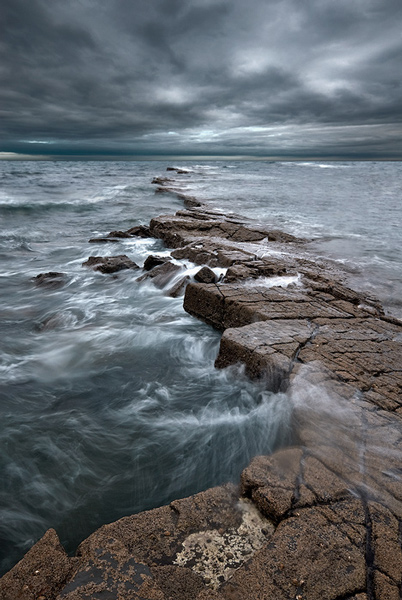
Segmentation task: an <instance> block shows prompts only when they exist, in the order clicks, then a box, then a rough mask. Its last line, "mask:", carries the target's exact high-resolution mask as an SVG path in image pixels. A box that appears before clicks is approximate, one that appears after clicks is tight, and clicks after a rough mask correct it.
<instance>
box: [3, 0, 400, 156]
mask: <svg viewBox="0 0 402 600" xmlns="http://www.w3.org/2000/svg"><path fill="white" fill-rule="evenodd" d="M401 22H402V4H401V2H400V0H354V1H353V2H350V0H338V1H337V2H336V3H335V2H333V0H306V2H300V0H269V1H267V0H248V2H247V3H246V2H243V0H153V2H143V1H139V0H52V2H48V1H47V0H3V1H2V21H1V24H0V27H1V30H0V53H1V55H0V56H1V61H0V81H1V85H0V116H1V121H0V122H1V125H0V139H1V140H2V142H1V145H0V151H3V152H21V153H37V154H41V155H43V154H67V155H70V154H74V155H75V154H81V153H82V154H87V153H89V154H91V153H94V154H102V153H105V154H108V155H110V154H116V155H121V154H123V155H124V154H141V155H143V154H155V153H156V154H161V153H162V154H163V153H174V154H179V153H183V154H201V153H205V154H209V153H210V154H214V155H216V154H219V153H221V154H245V153H247V154H256V155H258V154H261V155H269V156H289V157H294V156H300V157H302V156H322V157H325V156H328V157H342V156H344V157H357V158H358V157H374V158H375V157H378V158H384V157H385V158H386V157H389V158H398V157H399V158H402V156H401V154H402V147H401V137H400V134H401V128H402V127H401V120H402V119H401V115H402V102H401V96H402V86H401V79H400V64H401V58H402V57H401V50H402V35H401V31H400V23H401Z"/></svg>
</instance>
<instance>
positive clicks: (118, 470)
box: [0, 161, 402, 572]
mask: <svg viewBox="0 0 402 600" xmlns="http://www.w3.org/2000/svg"><path fill="white" fill-rule="evenodd" d="M171 164H172V163H170V162H165V161H160V162H158V161H153V162H0V259H1V263H0V265H1V267H0V314H1V321H0V335H1V344H0V571H1V572H4V571H6V570H7V569H9V568H10V567H11V566H13V564H15V562H16V561H17V560H18V559H19V558H21V556H22V555H23V554H24V552H25V551H26V550H27V549H28V548H29V547H30V546H31V545H32V544H33V543H34V542H35V541H36V540H37V539H39V538H40V537H41V536H42V535H43V533H44V532H45V531H46V529H47V528H49V527H54V528H55V529H56V530H57V532H58V534H59V536H60V538H61V540H62V542H63V544H64V545H65V547H66V549H67V550H68V551H69V552H73V551H74V550H75V548H76V546H77V545H78V543H79V542H80V541H81V540H82V539H84V538H85V537H87V536H88V535H89V534H90V533H91V532H92V531H94V530H95V529H96V528H97V527H99V526H100V525H102V524H103V523H106V522H110V521H113V520H115V519H118V518H119V517H121V516H124V515H127V514H132V513H134V512H138V511H140V510H144V509H149V508H153V507H156V506H160V505H162V504H165V503H166V502H169V501H170V500H172V499H174V498H177V497H182V496H185V495H189V494H192V493H195V492H197V491H200V490H202V489H205V488H207V487H210V486H212V485H217V484H220V483H223V482H225V481H228V480H234V481H237V480H238V477H239V474H240V471H241V469H242V468H244V466H246V465H247V464H248V462H249V461H250V459H251V457H252V456H254V455H256V454H261V453H269V452H270V451H272V450H273V449H274V448H275V447H277V446H278V445H281V444H284V443H287V441H288V440H289V435H290V417H291V414H290V413H291V404H290V401H289V399H288V397H287V396H286V395H285V394H272V393H268V392H266V391H265V390H264V387H263V384H262V383H260V384H259V383H255V382H250V381H249V380H248V379H247V378H246V377H245V376H244V374H243V373H242V371H241V369H239V368H230V369H225V370H222V371H219V370H217V369H215V368H214V366H213V365H214V360H215V357H216V354H217V350H218V345H219V338H220V335H219V334H218V332H216V331H214V330H213V329H212V328H210V327H209V326H207V325H205V324H204V323H201V322H199V321H197V320H195V319H193V318H192V317H190V316H189V315H187V314H186V313H185V312H184V311H183V308H182V298H177V299H173V298H169V297H167V296H166V295H165V293H164V290H159V289H156V288H155V287H154V286H153V285H152V284H149V283H139V282H137V281H136V279H137V277H138V275H139V274H140V272H135V271H129V272H128V271H127V272H123V273H120V274H118V276H117V277H113V276H107V275H102V274H100V273H94V272H93V271H91V270H89V269H86V268H85V267H82V262H83V261H84V260H86V259H87V258H88V257H89V256H90V255H93V254H100V255H115V254H123V253H124V254H127V255H128V256H130V258H132V259H133V260H134V261H135V262H137V263H138V264H139V265H140V266H142V265H143V262H144V260H145V258H146V257H147V256H148V255H149V254H151V253H161V254H163V253H167V250H166V249H165V248H164V247H163V245H162V244H161V242H160V241H158V240H154V239H135V238H132V239H129V240H122V241H121V242H119V243H117V244H107V245H106V244H105V245H99V246H98V245H94V244H89V243H88V240H89V239H90V238H92V237H96V236H100V235H104V234H107V233H108V232H110V231H112V230H116V229H128V228H129V227H132V226H134V225H137V224H147V223H148V222H149V220H150V219H151V218H152V217H153V216H156V215H159V214H167V213H172V212H175V211H176V210H178V209H181V208H182V203H181V201H180V200H178V199H177V198H176V197H175V196H174V195H170V194H155V186H152V185H151V180H152V178H153V177H154V176H155V175H160V176H164V175H169V173H166V167H167V166H171ZM177 166H179V167H180V168H185V169H188V171H189V172H188V173H187V174H183V175H177V176H176V175H174V174H173V175H172V174H170V176H174V177H175V178H176V179H177V181H178V184H177V185H178V186H179V187H180V189H181V190H182V191H183V192H185V193H189V194H191V195H194V196H197V197H198V198H200V199H202V200H205V201H208V202H210V203H211V204H212V205H213V206H214V207H215V208H217V209H219V210H222V211H223V212H225V213H229V212H232V213H237V214H245V215H247V217H248V218H251V219H255V220H256V221H258V222H260V223H266V224H269V225H270V226H272V227H275V228H279V229H283V230H285V231H288V232H290V233H293V234H295V235H299V236H303V237H307V238H309V239H311V240H312V241H311V243H309V244H308V247H307V249H306V252H310V253H311V254H312V255H316V256H317V255H318V256H322V257H326V258H327V259H330V260H331V261H333V262H334V264H338V265H340V266H342V268H343V269H345V272H346V274H347V278H348V280H349V281H350V283H351V284H352V285H354V287H357V288H359V289H364V290H367V291H368V292H369V293H370V294H374V295H377V296H378V297H379V298H380V299H381V301H382V302H383V303H384V305H385V307H386V310H387V311H388V312H390V313H391V314H394V315H396V316H402V303H401V298H402V294H401V292H402V290H401V288H402V282H401V271H402V267H401V265H402V233H401V227H400V224H401V185H400V184H401V175H402V164H401V163H383V162H367V163H318V162H315V163H281V162H277V163H270V162H257V161H256V162H251V161H249V162H238V161H232V162H223V161H222V162H205V163H204V162H203V163H199V164H197V163H196V162H190V161H189V162H185V163H179V164H178V165H177ZM186 266H187V267H188V269H189V273H191V272H192V271H191V268H192V265H191V264H189V263H188V262H187V264H186ZM48 271H61V272H63V273H65V274H66V284H65V285H64V286H62V287H60V288H57V289H49V288H46V287H37V286H35V285H34V283H33V282H32V277H34V276H36V275H38V274H39V273H44V272H48Z"/></svg>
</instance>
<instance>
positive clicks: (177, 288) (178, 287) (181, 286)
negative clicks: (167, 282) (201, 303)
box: [167, 275, 190, 298]
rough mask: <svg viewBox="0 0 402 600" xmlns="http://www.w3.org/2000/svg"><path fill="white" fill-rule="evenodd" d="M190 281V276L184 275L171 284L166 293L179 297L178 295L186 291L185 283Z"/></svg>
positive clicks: (172, 296)
mask: <svg viewBox="0 0 402 600" xmlns="http://www.w3.org/2000/svg"><path fill="white" fill-rule="evenodd" d="M189 282H190V277H189V276H188V275H185V276H184V277H182V278H181V279H179V281H178V282H177V283H176V284H175V285H173V286H172V287H171V288H170V290H168V292H167V295H168V296H170V297H171V298H179V296H184V293H185V291H186V287H187V284H188V283H189Z"/></svg>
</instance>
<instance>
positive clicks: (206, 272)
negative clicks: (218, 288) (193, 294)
mask: <svg viewBox="0 0 402 600" xmlns="http://www.w3.org/2000/svg"><path fill="white" fill-rule="evenodd" d="M194 279H195V280H196V281H197V282H198V283H215V282H216V281H218V277H217V276H216V275H215V273H214V272H213V271H212V269H210V268H208V267H202V269H200V270H199V271H197V273H196V274H195V275H194Z"/></svg>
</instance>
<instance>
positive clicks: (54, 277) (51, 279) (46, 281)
mask: <svg viewBox="0 0 402 600" xmlns="http://www.w3.org/2000/svg"><path fill="white" fill-rule="evenodd" d="M31 281H33V282H34V284H35V285H37V286H38V287H47V288H53V289H55V288H59V287H62V286H63V285H64V284H65V283H66V282H67V275H66V273H58V272H57V271H49V272H48V273H40V274H39V275H36V276H35V277H32V279H31Z"/></svg>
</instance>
